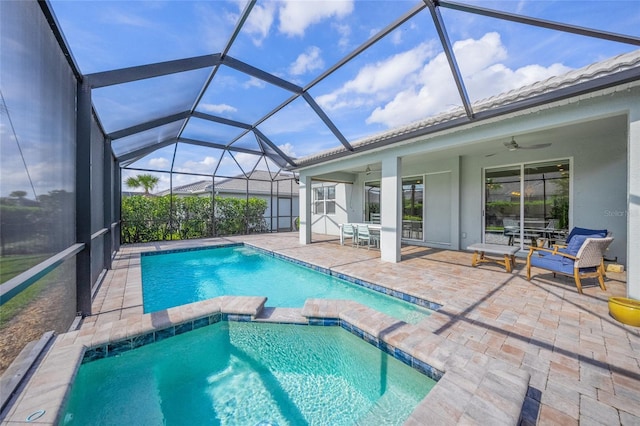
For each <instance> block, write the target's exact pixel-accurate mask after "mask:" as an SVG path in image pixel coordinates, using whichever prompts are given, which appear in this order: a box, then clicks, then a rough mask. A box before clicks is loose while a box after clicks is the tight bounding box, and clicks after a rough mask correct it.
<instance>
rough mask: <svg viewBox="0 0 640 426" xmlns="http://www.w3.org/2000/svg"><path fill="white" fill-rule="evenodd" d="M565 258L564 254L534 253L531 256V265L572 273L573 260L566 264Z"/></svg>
mask: <svg viewBox="0 0 640 426" xmlns="http://www.w3.org/2000/svg"><path fill="white" fill-rule="evenodd" d="M564 259H566V258H565V257H564V256H560V255H558V254H546V255H544V256H538V255H536V254H533V255H532V256H531V266H536V267H538V268H543V269H548V270H550V271H556V272H562V273H565V274H569V275H572V274H573V262H571V263H570V264H565V263H564ZM569 260H571V259H569Z"/></svg>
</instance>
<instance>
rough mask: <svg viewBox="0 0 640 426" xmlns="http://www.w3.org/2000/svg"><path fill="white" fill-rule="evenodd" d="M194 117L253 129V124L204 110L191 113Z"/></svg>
mask: <svg viewBox="0 0 640 426" xmlns="http://www.w3.org/2000/svg"><path fill="white" fill-rule="evenodd" d="M191 115H192V116H193V117H196V118H201V119H203V120H209V121H214V122H216V123H220V124H226V125H227V126H233V127H239V128H241V129H246V130H251V128H252V126H251V124H247V123H242V122H240V121H235V120H229V119H228V118H223V117H218V116H216V115H211V114H205V113H204V112H198V111H194V112H193V113H192V114H191Z"/></svg>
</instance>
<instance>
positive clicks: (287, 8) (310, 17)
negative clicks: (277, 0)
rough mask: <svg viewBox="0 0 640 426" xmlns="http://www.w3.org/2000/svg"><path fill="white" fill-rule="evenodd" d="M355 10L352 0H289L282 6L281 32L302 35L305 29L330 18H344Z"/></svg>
mask: <svg viewBox="0 0 640 426" xmlns="http://www.w3.org/2000/svg"><path fill="white" fill-rule="evenodd" d="M351 12H353V0H350V1H337V0H336V1H301V0H287V1H285V2H284V5H283V6H282V7H281V8H280V14H279V18H280V26H279V29H280V31H281V32H283V33H285V34H286V35H288V36H302V35H304V32H305V30H306V29H307V28H308V27H309V26H311V25H313V24H317V23H318V22H321V21H322V20H324V19H329V18H338V19H339V18H343V17H345V16H347V15H349V14H350V13H351Z"/></svg>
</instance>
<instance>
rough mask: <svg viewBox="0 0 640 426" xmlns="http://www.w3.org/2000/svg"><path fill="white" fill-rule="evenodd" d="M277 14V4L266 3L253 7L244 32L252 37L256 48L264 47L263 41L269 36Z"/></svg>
mask: <svg viewBox="0 0 640 426" xmlns="http://www.w3.org/2000/svg"><path fill="white" fill-rule="evenodd" d="M275 12H276V6H275V3H271V2H266V3H260V4H256V5H255V6H253V9H251V13H250V14H249V18H248V19H247V22H245V24H244V27H243V31H245V32H246V33H248V34H249V35H251V39H252V40H253V43H254V44H255V45H256V46H260V45H262V41H263V40H264V39H265V38H266V37H267V35H269V30H270V29H271V25H272V24H273V20H274V16H275Z"/></svg>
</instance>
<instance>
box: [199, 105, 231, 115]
mask: <svg viewBox="0 0 640 426" xmlns="http://www.w3.org/2000/svg"><path fill="white" fill-rule="evenodd" d="M198 107H199V108H202V109H203V110H205V111H207V112H213V113H216V114H222V113H225V112H236V111H238V109H237V108H235V107H232V106H231V105H227V104H200V105H199V106H198Z"/></svg>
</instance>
